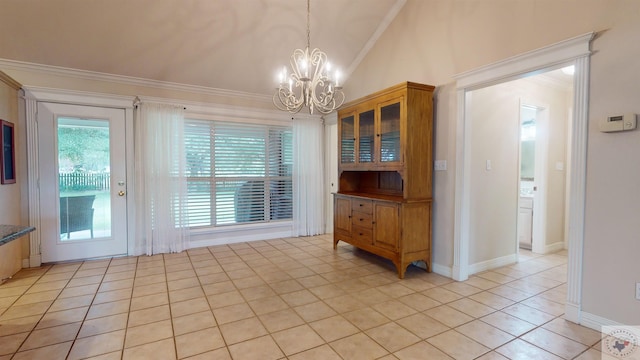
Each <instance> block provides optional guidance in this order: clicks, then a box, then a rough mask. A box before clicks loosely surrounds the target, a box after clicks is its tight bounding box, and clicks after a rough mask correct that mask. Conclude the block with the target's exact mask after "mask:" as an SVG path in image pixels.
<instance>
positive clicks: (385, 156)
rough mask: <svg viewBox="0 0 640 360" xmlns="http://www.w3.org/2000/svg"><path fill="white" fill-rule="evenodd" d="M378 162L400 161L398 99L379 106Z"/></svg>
mask: <svg viewBox="0 0 640 360" xmlns="http://www.w3.org/2000/svg"><path fill="white" fill-rule="evenodd" d="M408 131H411V129H408ZM380 162H400V102H399V101H397V102H394V103H392V104H388V105H383V106H381V107H380Z"/></svg>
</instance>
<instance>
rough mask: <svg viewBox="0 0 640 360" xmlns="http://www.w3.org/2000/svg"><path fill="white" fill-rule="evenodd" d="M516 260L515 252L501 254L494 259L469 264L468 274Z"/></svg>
mask: <svg viewBox="0 0 640 360" xmlns="http://www.w3.org/2000/svg"><path fill="white" fill-rule="evenodd" d="M515 262H516V254H511V255H506V256H501V257H498V258H495V259H491V260H486V261H481V262H478V263H475V264H471V265H469V275H471V274H476V273H479V272H482V271H487V270H491V269H495V268H499V267H501V266H505V265H510V264H514V263H515Z"/></svg>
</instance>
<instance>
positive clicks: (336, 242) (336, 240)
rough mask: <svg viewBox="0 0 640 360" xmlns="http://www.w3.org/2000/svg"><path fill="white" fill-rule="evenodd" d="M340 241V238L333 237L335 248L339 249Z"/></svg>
mask: <svg viewBox="0 0 640 360" xmlns="http://www.w3.org/2000/svg"><path fill="white" fill-rule="evenodd" d="M339 241H340V239H336V238H334V239H333V250H338V242H339Z"/></svg>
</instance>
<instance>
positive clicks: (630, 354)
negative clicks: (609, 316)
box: [602, 326, 640, 360]
mask: <svg viewBox="0 0 640 360" xmlns="http://www.w3.org/2000/svg"><path fill="white" fill-rule="evenodd" d="M602 355H603V358H607V359H611V358H613V359H625V360H640V326H603V327H602Z"/></svg>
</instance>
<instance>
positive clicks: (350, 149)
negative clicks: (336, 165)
mask: <svg viewBox="0 0 640 360" xmlns="http://www.w3.org/2000/svg"><path fill="white" fill-rule="evenodd" d="M340 139H341V142H340V163H342V164H353V163H355V162H356V134H355V116H354V115H350V116H346V117H344V118H342V119H340Z"/></svg>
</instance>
